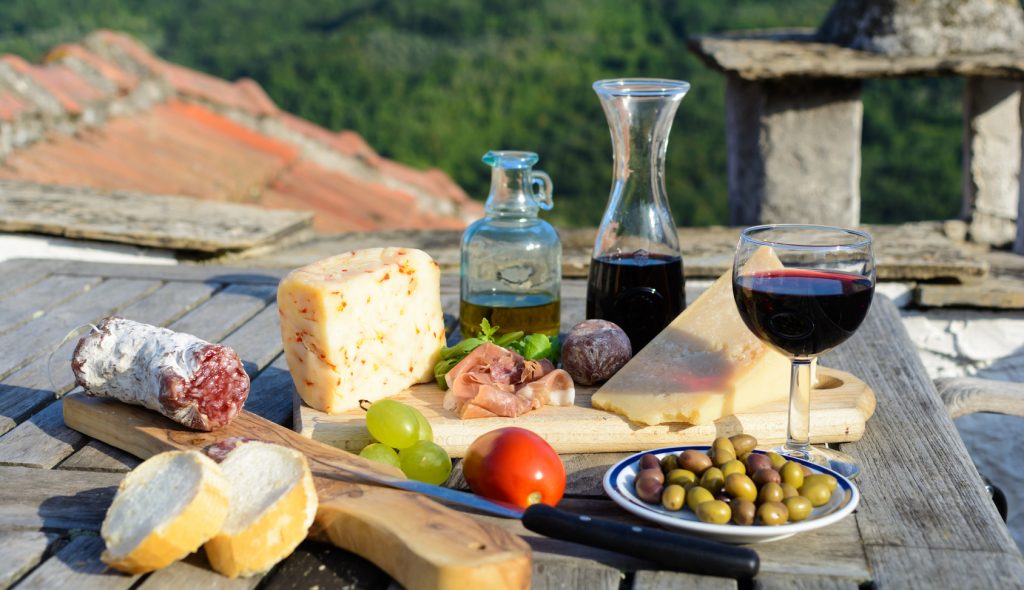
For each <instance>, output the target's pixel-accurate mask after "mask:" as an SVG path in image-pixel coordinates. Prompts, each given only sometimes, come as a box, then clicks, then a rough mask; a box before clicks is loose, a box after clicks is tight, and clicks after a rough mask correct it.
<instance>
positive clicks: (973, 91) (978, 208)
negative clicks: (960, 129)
mask: <svg viewBox="0 0 1024 590" xmlns="http://www.w3.org/2000/svg"><path fill="white" fill-rule="evenodd" d="M1020 89H1021V83H1020V82H1017V81H1011V80H999V79H994V78H968V79H967V80H966V83H965V85H964V144H963V149H964V173H963V203H964V208H963V217H964V218H965V219H966V220H967V221H968V232H969V234H970V238H971V240H973V241H975V242H979V243H983V244H989V245H992V246H1006V245H1008V244H1011V243H1012V242H1013V239H1014V236H1015V235H1016V233H1017V218H1018V215H1017V213H1018V212H1017V209H1018V203H1019V201H1020V172H1021V99H1020V97H1021V93H1020Z"/></svg>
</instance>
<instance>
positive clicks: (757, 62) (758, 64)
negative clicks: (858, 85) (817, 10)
mask: <svg viewBox="0 0 1024 590" xmlns="http://www.w3.org/2000/svg"><path fill="white" fill-rule="evenodd" d="M687 44H688V46H689V48H690V50H691V51H693V52H694V53H696V54H697V55H698V56H700V57H701V59H703V60H704V62H705V63H707V64H708V66H709V67H712V68H714V69H717V70H719V71H722V72H726V73H730V74H736V75H737V76H739V77H740V78H743V79H745V80H751V81H760V80H778V79H780V78H845V79H853V80H865V79H873V78H904V77H922V76H977V77H988V78H1012V79H1016V80H1024V53H1006V52H994V53H980V54H972V55H947V56H941V57H934V56H933V57H920V56H889V55H882V54H879V53H872V52H869V51H858V50H855V49H848V48H846V47H841V46H839V45H834V44H831V43H821V42H819V41H818V38H817V35H816V33H815V31H814V30H812V29H785V30H768V31H749V32H747V31H745V32H738V33H726V34H721V35H696V36H693V37H690V38H689V39H688V40H687Z"/></svg>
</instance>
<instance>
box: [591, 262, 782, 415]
mask: <svg viewBox="0 0 1024 590" xmlns="http://www.w3.org/2000/svg"><path fill="white" fill-rule="evenodd" d="M776 268H782V264H781V263H780V262H779V260H778V258H777V257H776V256H775V254H774V253H772V251H771V250H770V249H768V248H762V249H760V250H758V251H757V252H755V253H754V255H753V256H752V257H751V258H750V260H749V261H748V263H747V266H746V267H745V269H746V270H747V271H748V272H757V271H763V270H772V269H776ZM789 373H790V362H789V359H788V358H787V357H786V356H784V355H783V354H781V353H779V352H777V351H775V350H774V349H772V348H770V347H769V346H768V345H766V344H764V343H763V342H762V341H761V340H760V339H759V338H758V337H757V336H755V335H754V334H753V333H752V332H751V331H750V330H749V329H748V328H747V326H746V324H744V323H743V319H742V318H741V317H740V314H739V312H738V311H737V310H736V303H735V301H734V299H733V294H732V272H731V271H729V272H726V273H725V274H724V275H722V276H721V277H719V279H718V280H717V281H715V282H714V284H712V285H711V287H710V288H709V289H708V290H707V291H705V292H704V293H703V294H702V295H701V296H700V297H698V298H697V300H696V301H694V302H693V303H692V304H690V306H689V307H687V308H686V310H685V311H683V313H681V314H679V316H678V317H677V318H676V319H675V320H673V321H672V323H671V324H669V325H668V327H666V328H665V329H664V330H663V331H662V332H661V333H660V334H658V335H657V336H656V337H655V338H654V340H652V341H651V342H650V343H649V344H648V345H647V346H645V347H644V349H643V350H641V351H640V352H639V353H638V354H637V355H636V356H635V357H633V358H632V359H631V360H630V361H629V362H628V363H627V364H626V365H625V366H624V367H622V369H620V370H619V372H618V373H616V374H615V375H614V376H612V378H611V379H609V380H608V382H607V383H605V384H604V386H602V387H601V388H600V389H598V390H597V392H596V393H594V396H593V398H592V399H591V403H592V404H593V406H594V407H595V408H599V409H602V410H607V411H609V412H615V413H617V414H622V415H623V416H625V417H627V418H629V419H630V420H632V421H633V422H639V423H641V424H648V425H650V424H662V423H665V422H688V423H690V424H707V423H709V422H714V421H715V420H717V419H719V418H721V417H723V416H730V415H732V414H739V413H742V412H745V411H747V410H749V409H752V408H755V407H757V406H761V405H763V404H765V403H769V402H773V401H777V400H784V399H786V398H787V396H788V395H789Z"/></svg>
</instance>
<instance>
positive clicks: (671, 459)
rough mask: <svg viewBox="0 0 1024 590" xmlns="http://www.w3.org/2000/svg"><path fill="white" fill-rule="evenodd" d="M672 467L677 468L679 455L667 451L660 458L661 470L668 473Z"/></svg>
mask: <svg viewBox="0 0 1024 590" xmlns="http://www.w3.org/2000/svg"><path fill="white" fill-rule="evenodd" d="M673 469H679V455H676V454H675V453H669V454H667V455H665V456H664V457H662V458H661V470H662V471H664V472H665V473H668V472H669V471H672V470H673Z"/></svg>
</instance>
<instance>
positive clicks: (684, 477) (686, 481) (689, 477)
mask: <svg viewBox="0 0 1024 590" xmlns="http://www.w3.org/2000/svg"><path fill="white" fill-rule="evenodd" d="M665 483H669V484H673V483H674V484H676V485H681V486H683V487H684V488H689V487H690V486H692V485H694V484H695V483H697V475H696V474H695V473H694V472H692V471H690V470H689V469H673V470H672V471H669V472H668V474H666V475H665Z"/></svg>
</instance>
